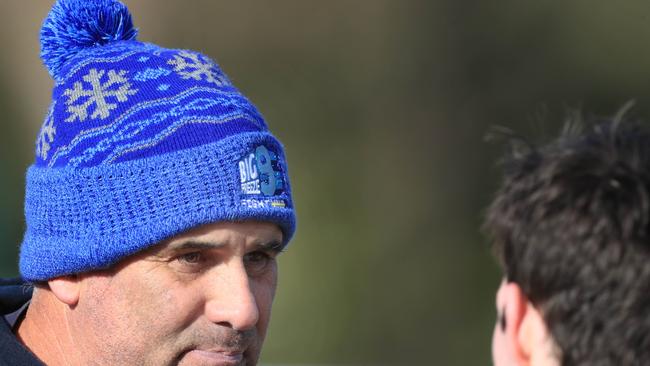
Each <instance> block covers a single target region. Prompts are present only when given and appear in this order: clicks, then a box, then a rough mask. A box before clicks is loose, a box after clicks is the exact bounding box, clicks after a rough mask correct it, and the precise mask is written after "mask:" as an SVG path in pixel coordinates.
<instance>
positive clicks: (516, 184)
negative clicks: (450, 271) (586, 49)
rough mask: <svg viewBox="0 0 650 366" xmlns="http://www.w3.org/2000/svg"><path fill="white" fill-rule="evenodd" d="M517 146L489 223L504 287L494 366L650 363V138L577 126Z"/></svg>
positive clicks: (638, 128) (626, 128)
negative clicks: (552, 137) (540, 144)
mask: <svg viewBox="0 0 650 366" xmlns="http://www.w3.org/2000/svg"><path fill="white" fill-rule="evenodd" d="M513 146H514V147H515V148H513V150H512V152H511V153H510V154H509V155H508V156H507V157H506V158H505V159H504V162H503V168H504V169H503V170H504V178H503V181H502V184H501V187H500V189H499V190H498V192H497V194H496V197H495V198H494V201H493V202H492V204H491V206H490V207H489V209H488V212H487V218H486V223H485V227H486V229H487V231H488V232H489V234H490V235H491V237H492V240H493V241H492V243H493V250H494V252H495V254H496V256H497V258H498V260H499V262H500V264H501V267H502V269H503V272H504V277H505V278H504V281H503V282H502V285H501V287H500V289H499V291H498V294H497V299H496V303H497V304H496V305H497V312H498V321H497V324H496V326H495V330H494V338H493V357H494V362H495V364H496V365H497V366H503V365H563V366H576V365H581V366H586V365H592V366H593V365H622V366H625V365H640V364H643V363H644V362H646V361H647V360H650V130H649V129H648V127H646V126H644V125H643V124H641V123H636V122H630V121H626V122H622V121H621V118H613V119H611V120H609V119H608V120H597V121H590V122H589V123H585V124H584V125H579V124H575V123H573V124H572V123H569V124H567V125H566V128H565V129H564V132H563V133H562V134H561V136H560V137H559V138H557V139H556V140H554V141H553V142H551V143H549V144H548V145H545V146H543V147H536V146H533V145H531V144H528V143H525V142H523V141H521V140H516V141H514V144H513Z"/></svg>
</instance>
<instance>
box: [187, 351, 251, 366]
mask: <svg viewBox="0 0 650 366" xmlns="http://www.w3.org/2000/svg"><path fill="white" fill-rule="evenodd" d="M186 357H189V358H196V359H198V360H201V361H206V362H207V363H208V364H210V365H215V366H237V365H242V361H243V360H244V351H239V350H228V351H225V350H216V349H212V350H201V349H193V350H190V351H189V352H187V354H186Z"/></svg>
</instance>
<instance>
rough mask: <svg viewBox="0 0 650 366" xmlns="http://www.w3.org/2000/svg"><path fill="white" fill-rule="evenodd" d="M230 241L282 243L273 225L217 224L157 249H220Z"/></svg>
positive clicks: (248, 222)
mask: <svg viewBox="0 0 650 366" xmlns="http://www.w3.org/2000/svg"><path fill="white" fill-rule="evenodd" d="M232 241H243V242H245V243H248V244H257V245H266V244H268V243H270V242H277V243H282V241H283V234H282V230H281V229H280V227H279V226H278V225H276V224H274V223H270V222H261V221H243V222H231V221H224V222H217V223H209V224H205V225H201V226H197V227H194V228H191V229H189V230H187V231H184V232H182V233H180V234H178V235H175V236H173V237H171V238H169V239H167V240H164V241H163V242H161V243H160V244H159V245H158V247H159V248H171V247H177V246H179V245H183V244H187V243H190V244H192V243H193V244H200V245H202V246H208V245H211V246H213V247H215V248H216V247H220V246H224V245H228V244H230V243H231V242H232Z"/></svg>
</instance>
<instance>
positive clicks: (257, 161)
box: [238, 145, 284, 206]
mask: <svg viewBox="0 0 650 366" xmlns="http://www.w3.org/2000/svg"><path fill="white" fill-rule="evenodd" d="M238 165H239V181H240V183H241V193H242V194H245V195H256V196H276V195H279V194H281V193H282V192H284V175H283V172H282V167H281V166H280V162H279V159H278V154H276V153H275V152H274V151H273V150H271V149H269V148H267V147H266V146H264V145H259V146H257V147H256V148H255V149H253V151H250V152H249V153H247V154H246V155H244V157H243V158H242V159H241V160H239V163H238ZM282 203H284V202H282ZM274 206H275V205H274ZM283 206H284V205H283Z"/></svg>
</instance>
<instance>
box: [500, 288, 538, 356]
mask: <svg viewBox="0 0 650 366" xmlns="http://www.w3.org/2000/svg"><path fill="white" fill-rule="evenodd" d="M497 301H498V306H499V307H500V308H501V309H500V310H499V311H500V312H501V315H500V316H501V317H502V318H501V319H500V322H501V324H500V327H501V331H502V332H503V339H504V341H505V346H506V349H507V350H508V351H507V352H508V353H510V354H509V355H508V356H509V357H508V358H509V359H511V360H514V362H515V364H517V365H528V364H529V360H530V353H531V349H530V345H529V344H528V343H527V340H528V338H527V336H524V335H522V334H521V333H522V331H526V327H525V326H524V325H526V322H525V319H526V316H527V315H529V314H527V312H528V298H527V297H526V295H524V293H523V291H522V290H521V287H519V285H517V284H516V283H513V282H506V281H504V282H503V283H502V284H501V287H500V288H499V292H498V293H497Z"/></svg>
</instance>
